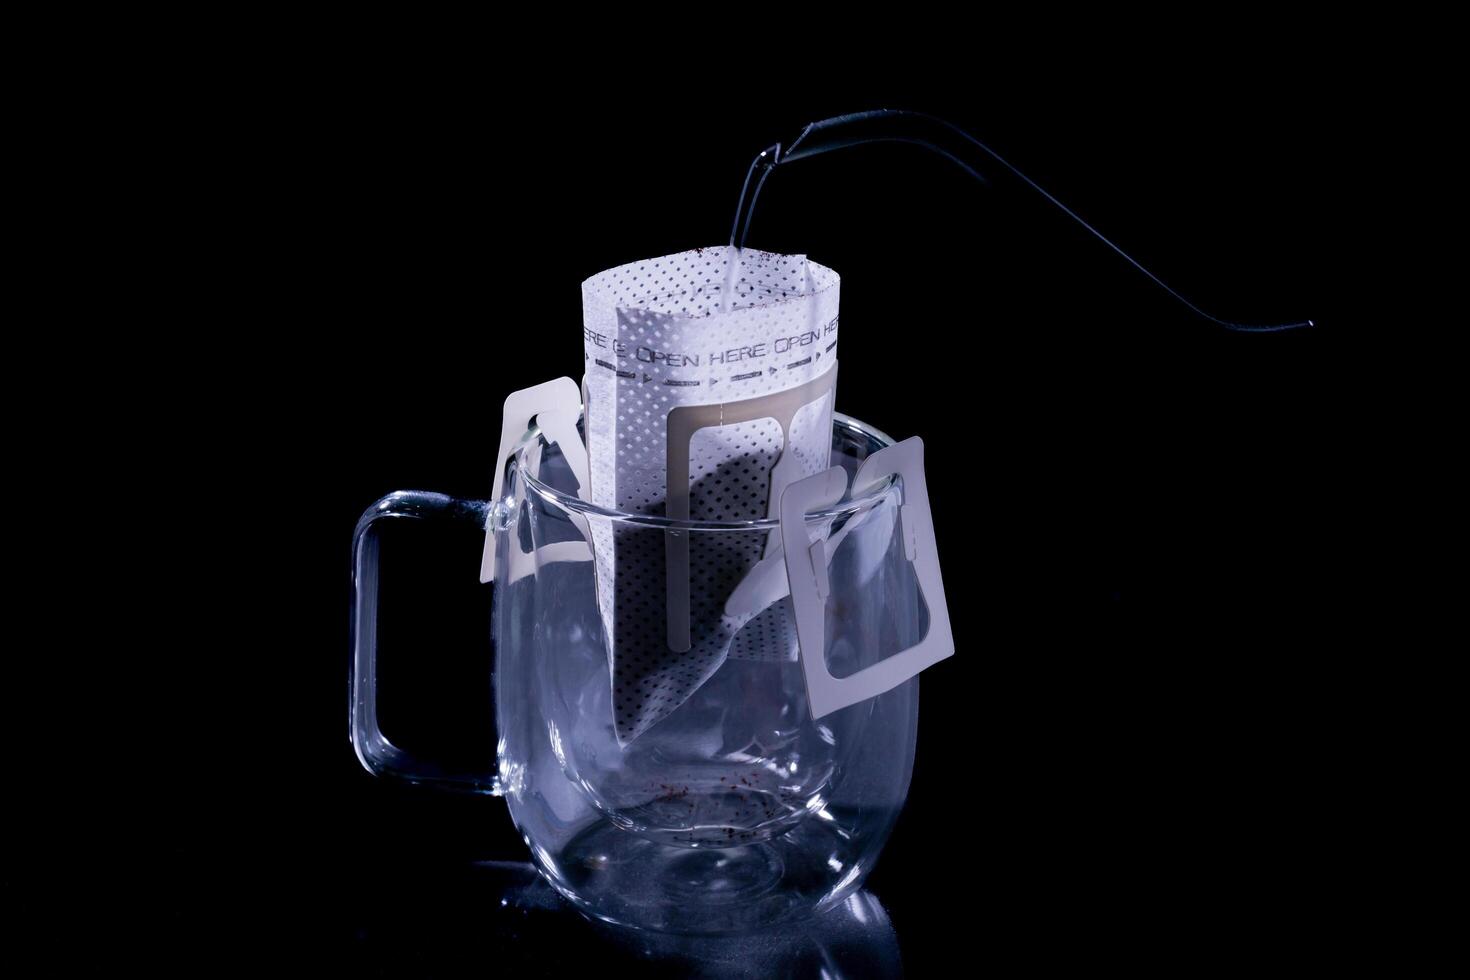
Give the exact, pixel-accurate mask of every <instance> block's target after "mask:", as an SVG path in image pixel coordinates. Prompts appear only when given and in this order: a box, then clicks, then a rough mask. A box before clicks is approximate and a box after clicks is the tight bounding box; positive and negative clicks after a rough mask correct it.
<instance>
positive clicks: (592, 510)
mask: <svg viewBox="0 0 1470 980" xmlns="http://www.w3.org/2000/svg"><path fill="white" fill-rule="evenodd" d="M832 428H833V430H834V431H836V430H846V431H848V432H850V433H853V434H856V435H858V436H860V437H862V438H863V439H866V440H867V441H869V442H871V443H875V444H876V447H875V448H874V450H873V452H877V451H878V450H879V449H884V448H887V447H888V446H891V445H893V443H894V439H893V437H892V436H890V435H889V434H888V433H886V432H884V431H883V430H882V429H879V428H876V427H875V426H872V425H869V424H868V423H866V422H863V421H860V420H858V419H855V418H853V417H852V416H850V415H844V414H842V413H841V412H833V413H832ZM540 437H541V427H540V426H539V425H537V424H536V423H535V422H532V423H531V425H530V427H529V428H527V429H526V431H525V433H524V434H523V435H522V436H521V438H520V441H519V442H517V443H516V445H515V449H514V450H512V452H511V457H510V458H511V459H512V460H514V461H515V466H516V471H517V472H518V473H519V474H520V477H521V479H522V480H524V481H525V484H526V486H527V488H528V489H529V490H530V491H531V492H532V493H534V494H536V496H538V497H540V498H541V499H543V500H545V501H547V502H548V503H550V504H551V505H552V506H554V507H556V508H558V509H560V510H564V511H570V512H572V513H575V514H580V515H582V516H584V517H595V518H598V519H600V520H607V521H612V522H614V523H617V524H627V525H633V526H637V527H650V528H663V529H665V530H678V531H763V532H769V531H779V530H780V528H781V519H780V518H779V517H765V518H761V519H760V520H756V521H695V520H675V519H674V518H670V517H659V516H657V515H654V514H635V513H630V512H628V511H621V510H615V509H613V508H609V507H602V506H599V505H597V504H594V503H592V502H591V501H588V500H583V499H582V498H581V497H578V496H577V495H575V494H571V493H567V492H566V491H564V490H558V489H556V488H555V487H552V486H549V485H547V484H546V483H543V482H542V481H541V480H538V479H537V478H536V477H534V476H532V475H531V474H530V472H529V471H528V469H527V468H526V467H525V466H524V465H523V457H524V455H525V454H526V453H527V452H529V451H530V449H531V446H532V444H533V443H534V442H535V441H536V439H537V438H540ZM897 481H898V477H897V476H896V475H890V476H887V477H884V478H883V479H881V480H879V481H878V482H877V483H874V484H873V485H872V486H871V487H869V488H867V489H866V490H864V491H863V492H862V493H859V494H857V495H856V496H844V497H843V498H842V500H841V501H839V502H838V503H836V504H834V505H833V506H831V507H829V508H826V509H824V510H819V511H812V512H810V513H808V514H807V521H808V522H815V521H824V520H830V519H832V518H836V517H845V516H850V515H852V514H856V513H859V512H861V511H864V510H866V509H868V508H870V507H872V506H874V505H876V504H877V503H879V502H880V501H882V500H884V499H886V498H887V496H888V495H889V493H890V492H891V491H892V490H893V487H894V485H895V484H896V483H897Z"/></svg>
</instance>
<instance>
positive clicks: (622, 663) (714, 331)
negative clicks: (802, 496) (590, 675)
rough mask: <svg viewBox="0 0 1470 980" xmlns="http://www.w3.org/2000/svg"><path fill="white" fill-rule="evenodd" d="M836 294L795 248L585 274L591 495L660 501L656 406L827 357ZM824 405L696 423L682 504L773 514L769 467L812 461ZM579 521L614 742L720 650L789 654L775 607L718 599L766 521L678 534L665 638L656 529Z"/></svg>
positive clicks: (827, 363)
mask: <svg viewBox="0 0 1470 980" xmlns="http://www.w3.org/2000/svg"><path fill="white" fill-rule="evenodd" d="M838 294H839V279H838V276H837V274H836V273H834V272H833V271H832V270H830V269H827V268H825V267H824V266H821V265H819V264H817V263H814V262H810V261H808V260H807V259H806V257H805V256H801V255H778V254H774V253H769V252H759V251H755V250H751V249H746V250H745V251H743V252H739V253H737V252H735V251H733V250H731V249H727V248H723V247H715V248H704V249H693V250H691V251H688V252H681V253H678V254H676V255H670V256H664V257H661V258H657V259H649V260H646V261H643V262H635V263H631V264H629V265H625V266H619V267H617V268H615V269H609V270H607V271H606V272H602V273H599V274H598V275H596V276H593V277H592V278H591V279H588V280H587V281H586V282H584V283H583V285H582V297H583V326H584V331H583V345H584V353H585V362H584V363H585V370H586V378H585V388H586V392H587V402H588V405H587V443H588V457H589V465H590V470H591V497H592V500H593V502H594V503H597V504H600V505H603V506H606V507H610V508H613V509H616V510H620V511H625V512H631V513H640V514H650V515H659V516H666V515H667V496H668V494H667V478H668V468H667V462H668V452H669V447H668V415H669V412H670V411H672V410H673V409H675V408H677V407H680V406H684V405H715V404H729V403H738V402H741V401H745V400H748V399H751V398H756V397H759V396H763V395H769V394H772V393H774V392H780V391H786V390H789V389H791V388H795V387H798V386H800V385H803V384H805V383H806V382H808V381H811V380H812V379H814V378H817V377H820V376H821V375H822V374H824V373H825V372H826V371H828V370H830V369H832V368H833V367H834V366H835V363H836V355H837V330H838V319H837V305H838ZM831 416H832V398H831V397H830V396H828V395H824V396H823V397H822V398H820V399H818V400H816V401H814V402H813V403H811V404H809V405H805V406H803V407H802V408H801V409H799V410H798V411H797V413H796V414H795V416H794V417H793V418H792V420H791V425H790V430H791V431H789V432H783V431H782V427H781V424H780V423H779V422H778V421H777V420H776V419H773V418H761V419H754V420H751V421H742V422H738V423H734V424H728V425H716V426H709V427H706V428H701V429H698V430H696V432H695V434H694V436H693V439H692V440H691V442H690V445H689V456H690V459H689V462H690V466H689V480H690V486H689V517H690V518H691V519H694V520H719V521H749V520H758V519H761V518H765V517H769V516H773V514H774V511H773V510H772V509H771V504H772V501H771V471H772V469H773V468H774V467H775V466H776V465H777V463H778V462H780V461H781V460H782V458H783V454H784V453H790V454H792V458H793V459H794V460H795V464H796V466H795V473H796V475H797V477H798V478H799V476H804V475H809V474H810V473H815V472H818V471H820V470H822V469H824V468H826V466H827V458H828V455H829V453H830V448H831ZM592 537H593V542H592V543H593V552H594V559H595V561H596V568H597V575H598V601H599V605H600V612H601V615H602V618H603V625H604V633H605V635H606V636H607V637H608V639H609V644H610V647H611V649H610V656H611V658H612V665H613V670H612V683H613V705H614V724H615V727H616V729H617V735H618V738H619V739H620V740H621V741H623V742H624V743H625V744H626V742H628V741H631V740H632V739H633V738H636V737H637V736H638V735H639V734H641V733H642V732H644V731H646V730H648V728H650V727H652V725H654V724H656V723H657V722H658V721H659V720H661V719H662V718H664V717H666V716H667V715H668V714H669V713H671V712H672V711H674V710H677V708H678V707H679V705H681V704H683V703H684V701H685V700H686V699H687V698H688V697H689V696H690V695H691V694H692V693H693V692H694V691H696V690H697V689H698V687H699V685H700V684H702V683H704V681H705V680H706V679H708V678H709V677H710V676H711V675H712V674H713V673H714V671H715V670H717V669H719V667H720V665H721V664H722V663H723V662H724V661H725V658H726V657H727V656H728V655H734V656H739V657H741V658H743V659H749V660H754V661H778V660H788V659H790V658H791V657H792V656H793V655H794V649H795V647H794V642H795V641H794V630H792V629H791V628H790V626H789V616H788V620H787V621H785V622H783V621H782V618H781V617H782V614H781V613H780V612H779V611H776V612H769V611H768V612H769V615H768V614H767V613H762V614H760V615H759V616H757V617H755V620H754V621H753V622H752V623H751V624H750V626H747V624H746V622H745V621H744V620H739V619H733V618H731V617H727V616H726V615H725V614H724V606H725V602H726V600H727V599H728V598H729V595H730V592H731V591H732V590H733V589H734V588H735V586H736V585H737V584H739V582H740V581H741V579H742V578H743V577H744V576H745V574H746V573H747V572H748V571H749V569H750V568H751V567H752V566H753V565H754V564H755V562H756V561H758V560H759V559H760V558H761V557H762V554H763V552H764V550H765V549H766V547H767V546H768V536H767V535H765V534H760V533H751V532H745V533H698V534H693V535H690V536H689V579H690V581H689V590H688V591H689V624H688V625H689V643H690V646H689V649H688V650H687V651H675V650H673V649H671V648H670V646H669V643H668V635H669V628H668V601H667V600H668V578H667V576H668V567H667V564H666V560H665V536H664V532H662V531H658V530H649V529H644V528H631V527H627V526H618V527H614V526H612V525H611V524H609V523H608V522H596V523H594V524H593V526H592ZM788 605H789V603H788ZM778 607H779V604H778ZM778 607H773V609H775V608H778ZM737 634H739V639H738V642H734V644H733V649H732V641H735V640H736V637H737Z"/></svg>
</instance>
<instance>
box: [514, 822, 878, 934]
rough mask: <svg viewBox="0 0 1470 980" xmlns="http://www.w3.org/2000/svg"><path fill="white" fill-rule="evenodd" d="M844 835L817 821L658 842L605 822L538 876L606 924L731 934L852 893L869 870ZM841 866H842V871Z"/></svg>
mask: <svg viewBox="0 0 1470 980" xmlns="http://www.w3.org/2000/svg"><path fill="white" fill-rule="evenodd" d="M843 844H844V842H843V841H842V840H841V838H840V837H839V836H838V835H836V834H834V833H832V832H831V831H830V830H829V829H828V827H827V826H826V825H824V824H823V823H822V822H821V821H818V820H809V821H805V822H804V823H803V824H801V825H800V826H798V827H796V828H794V829H792V830H791V831H790V832H789V833H787V834H784V835H782V836H780V837H776V838H773V839H770V840H763V841H757V842H754V843H749V844H741V845H736V846H733V847H730V846H723V847H690V846H689V845H687V844H684V845H669V844H661V843H658V842H656V841H652V840H649V839H647V838H645V837H641V836H639V835H637V834H633V833H629V832H627V831H624V830H620V829H618V828H617V827H615V826H613V825H612V824H610V823H607V822H605V821H599V822H597V823H595V824H593V825H591V826H589V827H587V828H586V829H584V830H583V831H582V832H581V833H579V834H578V835H577V836H576V837H574V838H572V840H570V841H569V842H568V843H567V846H566V847H565V848H563V849H562V850H561V851H560V853H559V854H558V855H557V858H556V860H555V863H554V865H552V864H549V863H548V861H547V859H548V858H550V855H549V854H546V853H544V852H542V853H537V854H536V855H535V857H536V863H537V867H538V869H539V870H540V871H541V873H542V875H543V876H544V877H545V878H546V879H547V880H548V881H549V882H550V883H551V884H552V886H553V887H554V888H556V890H557V891H558V892H560V893H561V894H562V896H563V897H565V898H566V899H568V900H569V901H570V902H572V904H574V905H575V906H576V907H577V908H579V909H580V910H581V911H583V912H585V913H586V914H588V915H591V916H593V917H595V918H597V919H600V920H602V921H604V922H612V923H615V924H618V925H624V926H632V927H634V928H639V929H650V930H654V931H657V932H670V933H678V934H681V935H728V934H733V933H743V932H751V931H754V930H758V929H764V928H767V927H769V926H772V925H775V924H777V923H781V922H791V921H795V920H798V919H802V918H805V917H807V916H809V915H811V914H813V913H814V912H817V911H820V910H822V909H826V908H829V907H831V906H832V905H834V904H836V903H838V902H840V901H842V900H843V899H844V898H846V897H847V896H848V895H849V894H851V893H852V892H853V891H855V890H856V889H857V888H858V887H859V886H860V885H861V884H862V880H863V878H864V877H866V874H867V868H865V867H863V866H862V865H861V864H860V863H859V864H855V865H853V866H851V867H847V866H844V864H843V859H842V857H840V856H839V855H845V854H847V853H849V848H848V847H844V846H842V845H843ZM839 868H840V869H841V871H840V872H839V871H838V869H839Z"/></svg>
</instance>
